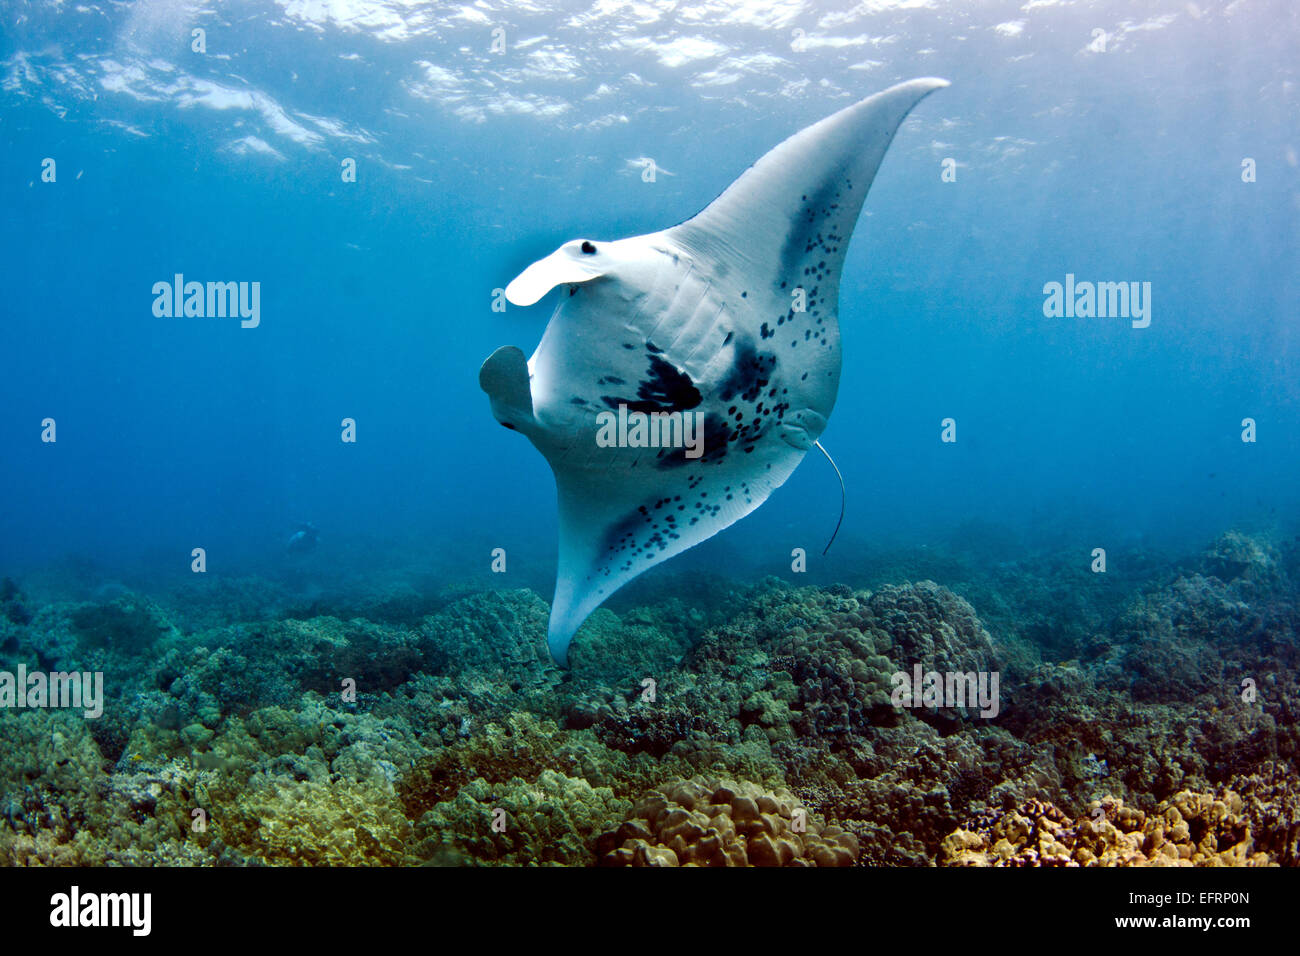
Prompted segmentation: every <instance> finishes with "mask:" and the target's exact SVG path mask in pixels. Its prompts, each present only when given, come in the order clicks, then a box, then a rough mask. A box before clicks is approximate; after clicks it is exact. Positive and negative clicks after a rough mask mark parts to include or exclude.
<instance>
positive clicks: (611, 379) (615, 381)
mask: <svg viewBox="0 0 1300 956" xmlns="http://www.w3.org/2000/svg"><path fill="white" fill-rule="evenodd" d="M596 384H597V385H626V384H627V383H626V382H624V381H623V380H622V379H621V378H619V377H618V376H617V375H605V376H602V377H601V379H600V381H598V382H597V383H596Z"/></svg>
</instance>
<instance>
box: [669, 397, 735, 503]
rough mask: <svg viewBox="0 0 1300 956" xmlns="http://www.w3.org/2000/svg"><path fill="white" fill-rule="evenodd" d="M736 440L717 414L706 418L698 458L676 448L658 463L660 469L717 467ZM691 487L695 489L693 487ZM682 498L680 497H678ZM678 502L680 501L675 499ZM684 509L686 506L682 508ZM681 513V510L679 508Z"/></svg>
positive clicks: (726, 422) (723, 419)
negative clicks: (684, 466)
mask: <svg viewBox="0 0 1300 956" xmlns="http://www.w3.org/2000/svg"><path fill="white" fill-rule="evenodd" d="M734 439H735V434H734V433H733V432H732V430H731V428H730V427H729V423H728V421H727V420H726V419H725V418H723V417H722V416H721V415H719V414H718V413H717V412H709V414H707V415H706V416H704V435H703V436H702V439H701V444H702V445H703V449H702V451H701V452H700V456H699V457H698V458H687V457H686V449H685V448H674V449H672V453H671V454H668V455H664V456H663V457H661V458H660V459H659V461H658V466H659V467H660V468H679V467H681V466H682V465H689V464H690V463H691V462H697V463H703V464H706V465H716V464H718V463H719V462H721V461H722V459H724V458H726V457H727V445H728V444H729V443H730V442H731V441H733V440H734ZM690 487H692V488H693V487H694V485H691V486H690ZM678 497H679V498H680V496H678ZM674 500H678V499H674ZM682 507H684V506H682ZM678 510H679V511H680V510H681V508H678Z"/></svg>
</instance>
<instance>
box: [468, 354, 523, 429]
mask: <svg viewBox="0 0 1300 956" xmlns="http://www.w3.org/2000/svg"><path fill="white" fill-rule="evenodd" d="M478 383H479V386H480V387H481V388H482V389H483V391H485V392H487V394H488V398H489V399H490V400H491V404H492V414H493V415H494V416H495V417H496V420H497V421H499V422H500V423H501V424H502V425H505V426H506V428H511V429H514V430H515V431H525V432H526V431H528V430H529V428H530V427H531V426H532V424H533V394H532V391H531V389H530V388H529V385H528V359H526V358H524V353H523V352H521V351H520V350H519V349H517V348H515V347H514V346H513V345H506V346H503V347H501V348H499V349H497V350H496V351H495V352H493V353H492V354H491V355H489V356H488V359H487V361H486V362H484V363H483V367H482V368H480V369H479V370H478Z"/></svg>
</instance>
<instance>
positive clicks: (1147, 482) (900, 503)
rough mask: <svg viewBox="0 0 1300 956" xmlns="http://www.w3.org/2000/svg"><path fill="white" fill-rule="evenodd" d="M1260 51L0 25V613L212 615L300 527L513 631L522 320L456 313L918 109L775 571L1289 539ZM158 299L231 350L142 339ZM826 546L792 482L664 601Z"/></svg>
mask: <svg viewBox="0 0 1300 956" xmlns="http://www.w3.org/2000/svg"><path fill="white" fill-rule="evenodd" d="M196 29H199V30H202V31H204V34H203V36H204V39H205V51H204V52H196V50H195V49H194V44H195V42H196V41H195V39H194V34H193V31H194V30H196ZM1298 39H1300V30H1298V29H1297V13H1296V9H1295V7H1294V5H1292V4H1289V3H1287V2H1283V0H1277V2H1259V3H1244V2H1240V0H1237V2H1231V3H1225V2H1209V0H1204V2H1197V3H1187V2H1173V0H1162V2H1151V3H1144V4H1141V5H1134V4H1131V3H1127V2H1099V3H1064V2H1060V3H1055V2H1050V0H1046V2H1045V0H1037V2H1029V3H1022V2H989V3H980V4H972V5H966V4H946V3H937V2H936V3H923V2H887V0H886V2H879V3H861V4H853V3H847V2H846V3H823V2H818V3H812V2H798V0H784V2H783V0H771V2H754V3H734V4H733V3H712V2H701V3H688V4H677V3H667V2H663V3H657V2H647V3H640V4H619V3H598V4H590V3H554V4H528V5H516V4H511V3H505V2H501V3H496V2H488V0H483V2H479V3H475V4H466V5H463V6H457V5H454V4H452V5H448V4H423V5H421V4H413V5H408V4H403V3H384V2H373V3H372V2H361V0H356V2H346V0H339V2H333V3H306V2H283V3H256V2H250V3H229V4H226V3H221V4H216V5H211V6H205V5H200V4H197V3H190V2H156V3H152V2H151V3H135V4H128V3H86V4H68V3H57V4H37V3H15V2H5V3H3V4H0V103H2V104H3V112H2V114H0V117H2V118H0V131H2V132H3V142H4V148H3V151H2V152H0V208H2V209H3V217H4V222H5V227H6V228H5V230H4V234H3V240H2V241H3V243H4V250H3V260H2V261H3V262H4V264H5V270H4V271H5V276H6V282H5V290H4V296H3V302H4V305H3V324H2V328H3V333H2V335H0V343H2V347H0V409H2V414H0V448H2V449H3V453H2V454H3V468H2V469H0V571H3V572H5V573H10V574H19V573H22V572H24V571H27V570H30V569H32V568H34V567H38V566H40V565H41V564H42V563H43V562H48V561H53V560H59V559H62V558H65V557H66V556H69V555H75V556H79V557H80V558H82V559H85V560H90V561H93V562H95V563H96V564H97V565H99V566H101V567H108V568H128V567H129V568H132V569H134V570H135V571H137V572H140V571H146V572H147V571H157V572H158V573H160V574H169V573H177V574H184V573H188V570H189V562H190V560H191V559H190V554H191V550H192V549H193V548H195V547H203V548H205V549H206V551H207V554H208V562H209V569H210V572H211V571H216V572H217V573H218V574H224V573H233V572H234V571H235V570H236V569H241V570H242V569H247V568H252V567H257V566H259V565H260V564H271V565H274V564H275V562H277V561H280V560H282V552H283V546H284V542H285V540H286V539H287V538H288V536H289V535H290V534H292V532H293V531H294V529H295V528H296V527H297V526H298V524H299V523H300V522H304V521H310V522H312V523H314V524H315V525H316V526H317V527H319V528H320V529H321V546H320V549H319V560H321V561H322V562H323V563H324V564H326V565H327V566H328V567H329V569H330V570H331V572H332V573H335V574H343V575H346V574H347V573H348V572H349V571H350V570H352V569H360V568H366V567H373V566H374V565H375V563H376V562H382V561H384V560H386V556H387V555H389V554H390V553H392V552H395V551H400V552H401V553H402V554H403V555H404V556H412V555H416V556H418V555H420V554H423V553H427V554H428V555H429V557H428V560H429V562H430V565H431V566H437V567H441V568H447V567H459V568H461V569H463V571H464V573H466V574H480V573H481V574H483V575H484V576H486V575H487V567H488V561H489V555H490V552H491V550H492V549H493V548H495V547H503V548H506V549H507V551H508V552H509V553H510V554H511V555H512V558H513V559H514V564H513V567H514V568H517V569H518V573H519V574H520V575H521V576H522V578H521V579H522V580H526V581H528V582H530V583H534V584H535V585H536V586H537V587H538V588H539V590H541V591H542V593H546V589H547V588H549V583H548V582H549V581H550V580H551V579H552V576H553V573H554V537H555V530H556V519H555V501H554V485H553V481H552V478H551V476H550V473H549V469H548V467H547V465H546V463H545V462H544V461H543V459H542V458H541V456H540V455H538V454H537V453H536V451H535V450H534V449H532V448H531V447H529V446H528V444H527V443H526V442H525V441H523V440H522V439H521V438H520V436H519V435H516V434H511V433H510V432H508V431H506V430H504V429H502V428H500V427H499V426H498V425H497V424H496V422H494V421H493V419H492V416H491V414H490V412H489V409H488V405H487V401H486V397H485V396H484V395H483V393H482V392H481V390H480V389H479V387H478V384H477V372H478V368H479V365H480V363H481V362H482V360H483V359H484V358H485V357H486V356H487V355H488V354H490V353H491V352H492V351H493V350H494V349H496V348H497V347H498V346H501V345H506V344H515V345H518V346H520V347H521V348H523V349H524V351H525V352H526V353H528V352H531V351H532V349H533V347H534V346H535V344H536V342H537V340H538V339H539V337H540V335H541V332H542V330H543V328H544V327H545V324H546V321H547V318H548V315H549V311H550V309H551V308H552V307H553V306H552V302H553V298H552V299H548V300H546V301H545V302H543V303H542V304H539V305H538V306H536V307H534V308H531V309H520V308H515V307H510V308H509V309H507V310H506V311H505V312H498V311H494V310H493V308H492V305H493V301H494V290H498V289H500V288H502V287H503V286H504V285H505V284H506V283H507V282H508V281H509V280H510V279H511V278H512V277H513V276H515V275H516V274H518V272H519V271H521V270H522V269H523V268H524V267H525V266H526V265H527V264H528V263H530V262H532V261H534V260H535V259H537V258H540V257H541V256H543V255H545V254H547V253H548V252H550V251H551V250H552V249H554V248H555V247H557V246H558V245H559V244H560V243H562V242H564V241H567V240H569V239H571V238H575V237H591V238H595V239H613V238H621V237H624V236H631V235H637V234H640V233H644V232H650V231H653V230H656V229H659V228H663V227H665V226H667V225H670V224H672V223H675V222H678V221H681V220H683V219H685V218H687V217H689V216H691V215H693V214H694V213H695V212H697V211H698V210H699V209H700V208H702V207H703V206H704V205H705V204H706V203H707V202H708V201H709V200H710V199H712V198H713V197H714V196H715V195H716V194H717V193H719V192H720V191H721V190H722V189H723V188H724V187H725V186H726V185H727V184H728V183H729V182H730V181H731V180H732V179H734V178H735V177H736V176H737V175H738V174H739V173H741V172H742V171H743V170H744V169H745V168H746V167H747V166H748V165H749V164H750V163H752V162H753V161H754V160H755V159H756V158H758V157H759V156H760V155H762V153H763V152H765V151H766V150H767V149H769V148H770V147H771V146H773V145H775V144H776V143H777V142H779V141H780V140H781V139H783V138H784V137H786V136H787V135H789V134H791V133H793V132H795V131H796V130H798V129H800V128H802V127H804V126H806V125H808V124H809V123H811V122H814V121H815V120H817V119H820V118H821V117H822V116H824V115H827V114H829V113H831V112H833V111H835V110H836V109H838V108H840V107H842V106H844V105H847V104H848V103H850V102H853V101H854V100H856V99H859V98H861V97H863V96H865V95H868V94H870V93H873V92H876V91H878V90H880V89H883V88H885V87H886V86H888V85H890V84H892V83H894V82H897V81H900V80H904V79H907V78H910V77H913V76H925V75H938V76H943V77H945V78H947V79H949V80H951V81H952V86H951V87H950V88H948V89H946V90H943V91H940V92H938V93H936V94H935V95H933V96H931V97H930V98H929V99H928V100H927V101H926V102H925V104H923V106H922V107H921V108H919V109H918V110H917V111H916V112H915V113H914V114H913V115H912V117H911V118H909V119H908V120H907V121H906V122H905V124H904V125H903V127H902V129H901V130H900V132H899V134H898V136H897V139H896V141H895V143H894V145H893V146H892V148H891V150H890V153H889V155H888V156H887V157H886V160H885V162H884V165H883V166H882V169H881V171H880V174H879V176H878V178H877V180H876V182H875V184H874V186H873V188H872V191H871V194H870V196H869V199H868V201H867V205H866V209H865V212H864V215H863V218H862V220H861V221H860V223H859V226H858V229H857V232H856V234H855V238H854V239H853V242H852V245H851V248H850V252H849V258H848V262H847V263H846V265H845V269H844V274H843V285H842V289H841V297H840V322H841V329H842V334H843V354H844V375H843V380H842V383H841V387H840V392H839V399H838V404H837V406H836V409H835V412H834V414H833V415H832V416H831V419H830V425H829V427H828V429H827V431H826V433H825V435H824V436H823V441H824V443H825V444H826V446H827V448H828V449H829V450H830V451H831V453H832V454H833V455H834V456H835V458H836V460H837V462H838V464H839V466H840V468H841V469H842V471H843V473H844V477H845V481H846V483H847V486H848V511H847V516H846V519H845V524H844V528H843V530H842V532H841V537H840V539H839V541H838V542H837V543H836V545H835V548H834V549H833V550H832V551H831V553H830V555H829V556H828V557H827V558H826V559H825V562H829V563H823V564H821V565H820V567H821V569H823V570H825V571H827V573H832V574H833V573H834V571H835V563H834V562H836V561H837V560H839V561H845V560H848V561H851V560H852V559H853V558H854V556H855V555H856V554H859V553H861V552H864V551H869V550H870V549H872V548H875V547H879V546H881V545H882V544H883V543H892V544H903V545H908V546H919V545H924V544H926V543H927V542H930V541H934V540H942V539H944V538H945V536H949V535H951V534H952V533H953V530H954V529H956V528H960V527H963V526H969V525H971V524H972V522H974V523H977V524H978V523H984V524H986V525H987V526H993V527H999V528H1005V529H1009V530H1008V533H1009V534H1012V535H1013V540H1016V541H1019V542H1022V543H1023V542H1027V541H1028V542H1033V541H1046V542H1051V543H1052V544H1053V545H1054V546H1065V547H1077V548H1078V550H1079V552H1080V554H1081V561H1084V562H1086V560H1087V557H1086V556H1087V554H1088V553H1089V552H1090V551H1091V550H1092V549H1093V548H1094V547H1110V548H1114V549H1119V550H1122V549H1124V548H1132V547H1138V546H1141V547H1152V548H1167V549H1170V550H1172V551H1177V550H1178V549H1179V548H1191V547H1199V546H1200V545H1202V544H1204V543H1205V542H1206V541H1208V540H1210V539H1212V538H1213V537H1214V536H1215V535H1217V534H1219V533H1220V532H1222V531H1224V530H1226V529H1228V528H1234V527H1235V528H1242V529H1246V530H1251V531H1266V532H1271V533H1281V534H1293V533H1294V531H1295V527H1296V519H1297V517H1300V495H1298V491H1297V489H1298V485H1297V482H1296V480H1295V478H1296V475H1297V473H1300V467H1298V466H1300V441H1297V427H1298V426H1300V415H1298V412H1297V399H1298V398H1300V384H1298V383H1300V375H1298V374H1297V373H1298V372H1300V368H1298V364H1300V355H1298V352H1297V340H1296V333H1295V329H1296V323H1295V316H1294V304H1295V302H1296V301H1297V297H1298V295H1300V284H1298V281H1297V269H1296V265H1297V259H1296V250H1297V248H1300V244H1298V242H1297V240H1298V239H1300V237H1298V236H1297V214H1298V213H1300V188H1298V186H1297V176H1298V175H1300V168H1298V165H1300V164H1298V161H1297V151H1300V142H1298V141H1297V137H1296V130H1297V123H1296V120H1297V88H1296V76H1295V57H1294V52H1295V49H1296V48H1297V40H1298ZM494 43H496V44H497V45H498V49H494ZM502 44H503V49H500V46H501V45H502ZM647 157H648V158H651V159H653V160H654V163H655V164H656V167H657V169H658V175H657V176H656V177H655V179H654V181H653V182H646V181H644V178H643V176H642V166H641V162H642V160H643V159H644V158H647ZM47 158H48V159H52V160H54V162H55V164H56V165H55V167H54V169H55V177H54V181H53V182H47V181H44V179H43V174H44V173H45V170H46V167H45V166H44V165H43V164H44V161H45V160H46V159H47ZM349 159H351V160H355V168H356V181H355V182H345V181H344V179H343V177H342V175H341V170H342V168H343V167H342V165H341V164H343V163H344V161H345V160H349ZM948 159H951V160H953V161H955V170H956V175H955V181H952V182H947V181H944V177H943V172H944V169H945V160H948ZM1246 160H1251V161H1253V162H1252V163H1251V165H1252V166H1253V168H1254V170H1255V176H1254V179H1253V181H1251V182H1245V181H1243V162H1244V161H1246ZM177 273H181V274H183V275H184V276H186V278H187V279H194V280H198V281H205V282H206V281H212V280H218V281H237V282H258V283H260V290H261V300H260V324H259V325H258V326H257V327H256V328H241V326H240V323H239V321H238V320H235V319H230V318H226V319H209V318H185V317H180V318H177V317H170V318H160V317H157V316H155V315H154V313H153V304H154V299H155V296H154V294H153V293H152V291H151V289H152V287H153V286H154V284H155V283H156V282H159V281H170V280H171V278H172V277H173V276H174V275H175V274H177ZM1067 274H1070V275H1073V276H1076V277H1077V278H1078V279H1079V280H1080V281H1083V280H1090V281H1125V282H1129V281H1132V282H1139V283H1150V288H1151V307H1152V311H1151V316H1150V324H1149V326H1148V327H1146V328H1133V327H1132V324H1131V323H1130V322H1129V321H1128V320H1127V319H1124V318H1049V317H1046V316H1045V315H1044V311H1043V305H1044V299H1045V296H1044V292H1043V289H1044V285H1045V284H1046V283H1049V282H1064V281H1065V277H1066V275H1067ZM47 418H48V419H53V420H54V421H55V422H56V427H57V442H55V443H48V442H43V441H42V440H41V437H42V430H43V425H42V422H43V420H45V419H47ZM348 418H350V419H353V420H355V422H356V433H357V441H356V442H355V443H345V442H343V441H341V440H340V435H341V432H342V425H341V422H342V421H343V420H344V419H348ZM946 418H952V419H954V420H955V422H956V427H957V441H956V442H955V443H944V442H942V441H941V440H940V433H941V422H942V421H943V420H944V419H946ZM1247 418H1250V419H1253V420H1254V421H1255V422H1256V425H1257V440H1256V441H1254V442H1243V441H1242V431H1243V425H1242V422H1243V419H1247ZM838 509H839V492H838V485H837V484H836V482H835V478H834V475H833V473H832V472H831V471H830V470H829V468H828V467H827V466H826V465H825V463H824V462H823V461H820V460H816V459H814V458H809V459H808V460H807V461H806V462H805V463H804V464H803V465H802V466H801V467H800V468H799V470H798V471H797V472H796V473H795V475H794V477H793V478H792V479H791V480H790V481H789V482H788V484H787V485H786V486H785V487H784V488H782V489H781V490H780V491H779V492H778V493H777V494H776V495H774V496H773V498H772V499H771V500H770V501H769V502H768V503H767V504H766V505H764V506H763V507H762V508H761V509H759V510H758V511H757V512H756V513H755V514H753V515H752V516H750V517H749V518H747V519H745V520H744V521H743V522H741V523H740V524H739V525H737V526H735V527H733V528H732V529H730V530H728V531H727V532H725V533H723V534H722V535H720V536H719V537H718V538H716V539H714V540H713V541H710V542H708V543H707V544H705V545H703V546H701V547H700V548H698V549H696V551H695V552H692V553H690V554H687V555H685V556H683V557H681V558H678V559H676V561H677V562H679V563H680V564H681V565H682V566H690V563H691V562H694V563H695V564H696V565H697V566H700V567H716V566H718V565H719V563H720V562H721V563H727V564H728V565H729V566H730V567H733V568H736V569H739V570H741V571H744V572H752V573H754V574H761V573H787V572H788V569H789V553H790V550H791V548H792V547H797V546H803V547H806V548H807V549H808V551H809V553H810V554H817V553H819V552H820V550H821V545H822V544H823V543H824V541H825V540H826V538H827V537H828V536H829V533H830V531H831V529H832V528H833V527H834V523H835V519H836V516H837V514H838ZM415 560H421V559H419V558H418V557H417V558H415ZM818 560H819V561H820V560H821V559H818ZM661 570H662V569H661ZM655 573H658V572H655ZM514 580H520V579H514Z"/></svg>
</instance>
